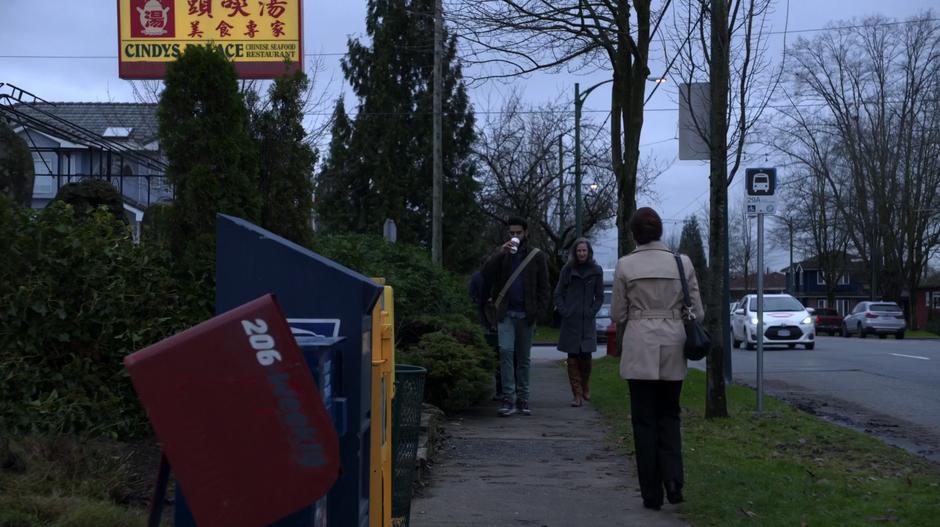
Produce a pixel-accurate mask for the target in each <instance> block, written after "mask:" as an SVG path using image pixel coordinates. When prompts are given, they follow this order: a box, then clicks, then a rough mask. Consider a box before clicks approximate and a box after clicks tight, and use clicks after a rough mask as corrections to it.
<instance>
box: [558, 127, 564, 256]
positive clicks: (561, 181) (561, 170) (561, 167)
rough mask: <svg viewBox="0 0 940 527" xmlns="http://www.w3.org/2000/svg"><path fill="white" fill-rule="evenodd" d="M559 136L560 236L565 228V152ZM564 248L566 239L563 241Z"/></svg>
mask: <svg viewBox="0 0 940 527" xmlns="http://www.w3.org/2000/svg"><path fill="white" fill-rule="evenodd" d="M561 140H562V137H561V136H560V135H559V136H558V234H562V231H563V230H564V228H565V151H564V147H563V146H562V143H561ZM562 246H564V239H562Z"/></svg>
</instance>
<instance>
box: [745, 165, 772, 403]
mask: <svg viewBox="0 0 940 527" xmlns="http://www.w3.org/2000/svg"><path fill="white" fill-rule="evenodd" d="M745 186H746V187H747V188H746V191H747V214H748V216H749V217H753V216H757V412H758V413H761V412H763V411H764V215H765V214H775V213H776V212H777V196H776V191H777V169H776V168H749V169H747V170H746V172H745ZM745 338H747V336H746V335H745Z"/></svg>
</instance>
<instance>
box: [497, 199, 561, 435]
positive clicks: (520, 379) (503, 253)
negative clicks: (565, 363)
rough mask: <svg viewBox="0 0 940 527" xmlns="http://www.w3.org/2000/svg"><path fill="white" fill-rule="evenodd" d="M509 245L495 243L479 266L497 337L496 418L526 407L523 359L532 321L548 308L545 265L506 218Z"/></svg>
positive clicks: (523, 231) (524, 226)
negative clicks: (498, 379) (498, 394)
mask: <svg viewBox="0 0 940 527" xmlns="http://www.w3.org/2000/svg"><path fill="white" fill-rule="evenodd" d="M507 223H508V225H509V241H507V242H506V243H504V244H503V245H501V246H500V247H499V248H498V249H496V251H494V252H493V254H492V255H491V256H490V258H489V259H488V260H487V261H486V265H484V266H483V277H484V283H485V284H487V286H488V287H489V288H490V291H489V293H490V295H489V298H490V299H492V301H493V307H494V308H495V311H496V313H495V319H496V322H497V333H498V338H499V363H500V368H499V369H500V376H501V377H502V387H503V404H502V406H500V409H499V415H501V416H503V417H508V416H510V415H512V414H514V413H516V412H517V411H519V412H522V414H523V415H531V410H530V409H529V357H530V352H531V349H532V339H533V337H534V336H535V321H536V319H537V318H538V315H539V314H541V313H545V312H546V310H547V309H548V307H549V298H550V287H549V285H548V261H547V260H546V259H545V255H544V254H543V253H542V252H541V251H539V250H538V249H536V248H530V247H529V244H528V223H527V222H526V221H525V220H524V219H522V218H518V217H512V218H509V220H508V221H507Z"/></svg>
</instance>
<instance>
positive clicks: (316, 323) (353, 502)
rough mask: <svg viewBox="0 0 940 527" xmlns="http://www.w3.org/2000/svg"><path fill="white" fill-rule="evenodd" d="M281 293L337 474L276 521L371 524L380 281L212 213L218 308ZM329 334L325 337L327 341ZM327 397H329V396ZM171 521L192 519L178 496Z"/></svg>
mask: <svg viewBox="0 0 940 527" xmlns="http://www.w3.org/2000/svg"><path fill="white" fill-rule="evenodd" d="M267 293H273V294H274V295H275V296H276V297H277V300H278V303H279V304H280V306H281V308H282V310H283V311H284V314H285V315H286V316H287V321H288V324H289V325H290V327H291V331H292V332H293V333H294V336H295V338H297V340H298V344H299V345H300V347H301V351H302V352H303V353H304V357H305V359H306V360H307V363H308V366H309V367H310V369H311V374H312V375H313V376H314V378H315V379H317V382H318V383H327V384H328V386H327V388H328V389H329V394H328V395H327V394H326V393H323V392H325V391H326V390H324V384H319V386H320V390H321V393H323V394H324V396H325V397H324V403H325V404H327V405H328V408H329V410H330V412H331V416H332V418H333V422H334V425H335V426H336V432H337V434H338V436H339V442H340V459H341V466H342V474H341V475H340V477H339V479H338V480H337V482H336V484H335V485H334V486H333V488H332V489H331V490H330V492H329V493H328V494H327V497H326V499H327V506H326V514H325V517H326V521H325V522H323V517H324V515H323V514H322V513H320V514H318V512H319V511H322V504H311V505H313V506H312V507H310V508H308V509H305V510H302V511H298V513H297V514H296V515H293V516H291V517H288V518H285V519H284V520H282V522H286V523H284V524H281V523H280V522H279V523H278V524H275V525H277V526H278V527H287V526H288V525H290V526H300V525H303V526H305V527H307V526H316V527H323V525H324V523H325V524H326V525H330V526H334V527H336V526H341V527H356V526H358V527H368V525H369V475H370V467H369V459H370V452H369V451H370V432H371V415H370V413H371V386H372V383H371V375H372V372H371V368H372V349H371V346H372V336H371V331H372V308H373V307H374V305H375V303H376V301H377V300H378V298H379V295H381V293H382V288H381V286H379V285H377V284H375V283H374V282H373V281H372V280H370V279H369V278H368V277H366V276H363V275H361V274H359V273H357V272H355V271H352V270H350V269H348V268H346V267H343V266H342V265H340V264H338V263H336V262H333V261H332V260H329V259H327V258H324V257H322V256H320V255H318V254H316V253H314V252H313V251H311V250H309V249H306V248H304V247H302V246H300V245H297V244H295V243H293V242H291V241H288V240H286V239H284V238H281V237H280V236H278V235H276V234H274V233H272V232H269V231H267V230H265V229H262V228H260V227H258V226H256V225H253V224H252V223H249V222H247V221H245V220H242V219H239V218H235V217H232V216H226V215H223V214H219V215H217V217H216V298H215V310H216V313H223V312H225V311H228V310H229V309H232V308H234V307H236V306H239V305H241V304H244V303H246V302H248V301H250V300H253V299H255V298H257V297H259V296H261V295H263V294H267ZM324 339H326V340H324ZM327 397H328V400H327ZM175 519H176V522H177V523H176V525H177V527H184V526H190V525H195V522H193V521H192V520H191V516H189V513H188V509H187V507H186V502H185V497H183V496H179V497H178V499H177V508H176V514H175Z"/></svg>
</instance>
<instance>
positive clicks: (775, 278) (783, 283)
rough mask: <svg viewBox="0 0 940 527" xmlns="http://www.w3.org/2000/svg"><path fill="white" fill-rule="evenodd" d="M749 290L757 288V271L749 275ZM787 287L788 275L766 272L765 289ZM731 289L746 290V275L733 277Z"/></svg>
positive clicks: (782, 288)
mask: <svg viewBox="0 0 940 527" xmlns="http://www.w3.org/2000/svg"><path fill="white" fill-rule="evenodd" d="M747 287H748V290H756V289H757V273H752V274H750V275H748V279H747ZM786 288H787V275H785V274H783V273H764V289H774V290H777V289H779V290H781V291H782V290H784V289H786ZM729 289H731V290H732V291H743V290H744V277H743V276H738V277H735V278H732V279H731V284H730V286H729Z"/></svg>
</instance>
